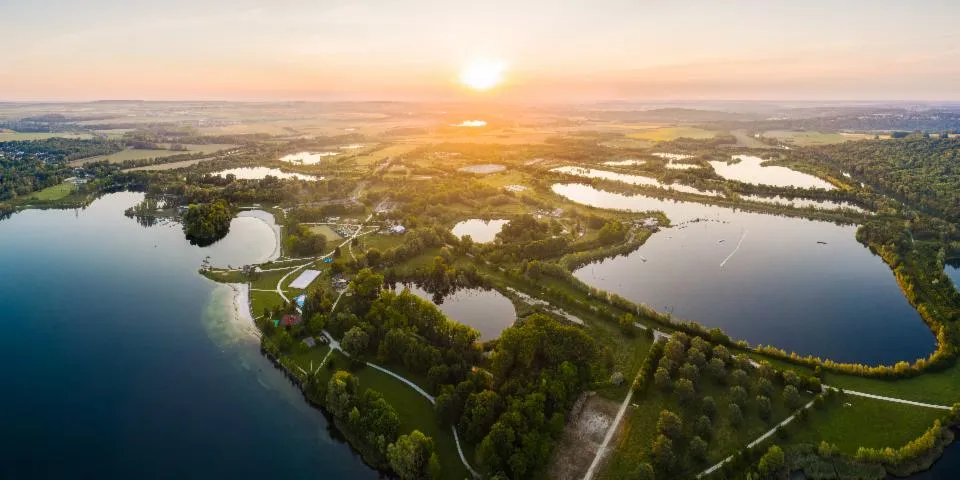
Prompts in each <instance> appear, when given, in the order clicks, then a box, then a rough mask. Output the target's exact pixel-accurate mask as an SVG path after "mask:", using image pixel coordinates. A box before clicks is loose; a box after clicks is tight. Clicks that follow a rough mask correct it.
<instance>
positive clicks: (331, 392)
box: [326, 370, 359, 418]
mask: <svg viewBox="0 0 960 480" xmlns="http://www.w3.org/2000/svg"><path fill="white" fill-rule="evenodd" d="M358 388H359V382H358V381H357V378H356V377H354V376H353V375H350V373H349V372H344V371H343V370H340V371H338V372H336V373H334V374H333V376H332V377H330V381H329V382H327V399H326V400H327V401H326V406H327V408H328V409H329V410H330V412H331V413H333V415H334V416H335V417H339V418H344V417H345V416H346V415H347V414H348V413H349V412H350V410H352V409H353V407H354V405H355V404H356V401H355V397H356V395H357V389H358Z"/></svg>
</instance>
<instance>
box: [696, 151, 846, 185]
mask: <svg viewBox="0 0 960 480" xmlns="http://www.w3.org/2000/svg"><path fill="white" fill-rule="evenodd" d="M732 158H733V159H734V160H739V162H737V163H727V162H719V161H711V162H709V163H710V166H712V167H713V170H714V171H715V172H717V175H720V176H721V177H723V178H725V179H727V180H737V181H740V182H744V183H753V184H758V185H770V186H774V187H798V188H822V189H824V190H833V189H834V188H836V187H834V186H833V185H831V184H830V183H829V182H827V181H825V180H821V179H819V178H817V177H815V176H813V175H808V174H806V173H802V172H798V171H796V170H791V169H789V168H787V167H780V166H763V165H761V164H762V163H763V161H764V160H763V159H762V158H760V157H755V156H752V155H734V156H733V157H732Z"/></svg>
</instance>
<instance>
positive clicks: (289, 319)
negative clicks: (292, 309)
mask: <svg viewBox="0 0 960 480" xmlns="http://www.w3.org/2000/svg"><path fill="white" fill-rule="evenodd" d="M300 322H301V319H300V315H292V314H291V315H284V316H283V318H281V319H280V324H281V325H283V326H284V327H292V326H294V325H299V324H300Z"/></svg>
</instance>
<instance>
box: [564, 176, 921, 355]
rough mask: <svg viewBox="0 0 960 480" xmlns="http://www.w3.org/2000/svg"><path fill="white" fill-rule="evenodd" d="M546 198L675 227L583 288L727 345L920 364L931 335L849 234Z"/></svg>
mask: <svg viewBox="0 0 960 480" xmlns="http://www.w3.org/2000/svg"><path fill="white" fill-rule="evenodd" d="M553 191H554V192H556V193H558V194H560V195H562V196H564V197H566V198H569V199H571V200H574V201H576V202H578V203H582V204H585V205H591V206H595V207H599V208H609V209H620V210H628V211H636V212H640V211H656V210H661V211H663V212H664V213H666V215H667V217H669V218H670V220H671V223H672V224H673V227H671V228H666V229H663V230H662V231H660V232H659V233H656V234H654V235H653V236H652V237H650V239H648V240H647V242H646V243H645V244H644V245H643V246H642V247H641V248H640V249H638V250H637V251H635V252H633V253H632V254H630V255H626V256H619V257H616V258H610V259H606V260H603V261H600V262H596V263H593V264H589V265H587V266H584V267H582V268H580V269H579V270H577V271H576V272H574V274H575V275H576V276H577V277H578V278H580V279H581V280H583V281H585V282H587V283H588V284H591V285H594V286H596V287H599V288H602V289H604V290H608V291H611V292H615V293H618V294H620V295H622V296H624V297H626V298H628V299H630V300H633V301H636V302H641V303H645V304H647V305H649V306H651V307H653V308H655V309H657V310H659V311H661V312H671V313H672V314H673V316H674V317H675V318H678V319H684V320H694V321H697V322H698V323H701V324H703V325H706V326H708V327H720V328H722V329H723V330H724V331H726V332H727V333H728V334H730V335H731V336H732V337H734V338H736V339H744V340H747V341H748V342H750V343H751V344H770V345H774V346H777V347H780V348H783V349H785V350H787V351H796V352H798V353H801V354H814V355H818V356H823V357H829V358H832V359H835V360H841V361H851V362H863V363H870V364H876V363H886V364H890V363H894V362H897V361H899V360H913V359H916V358H918V357H925V356H927V355H929V353H930V352H932V351H933V349H934V348H935V340H934V337H933V334H932V333H931V332H930V330H929V329H928V328H927V326H926V325H925V324H924V323H923V321H922V320H921V318H920V315H919V314H918V313H917V312H916V311H915V310H914V309H913V307H911V306H910V304H909V303H908V302H907V300H906V299H905V298H904V296H903V295H902V294H901V292H900V290H899V287H898V285H897V283H896V280H895V279H894V276H893V274H892V273H891V271H890V269H889V267H887V265H886V264H884V263H883V261H882V260H881V259H880V258H879V257H877V256H874V255H873V254H871V253H870V251H869V250H868V249H866V248H865V247H864V246H862V245H861V244H860V243H858V242H857V241H856V238H855V232H856V227H854V226H840V225H835V224H832V223H826V222H818V221H812V220H804V219H799V218H790V217H779V216H773V215H763V214H757V213H749V212H743V211H737V210H733V209H729V208H722V207H716V206H708V205H701V204H698V203H692V202H675V201H670V200H658V199H655V198H650V197H645V196H642V195H634V196H629V195H621V194H616V193H610V192H605V191H602V190H598V189H595V188H594V187H592V186H589V185H582V184H558V185H554V187H553Z"/></svg>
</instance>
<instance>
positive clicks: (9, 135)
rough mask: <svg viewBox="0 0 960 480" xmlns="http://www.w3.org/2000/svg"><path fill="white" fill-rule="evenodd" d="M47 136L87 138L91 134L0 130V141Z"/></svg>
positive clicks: (35, 138) (43, 138)
mask: <svg viewBox="0 0 960 480" xmlns="http://www.w3.org/2000/svg"><path fill="white" fill-rule="evenodd" d="M48 138H79V139H89V138H93V135H91V134H89V133H46V132H11V131H6V132H0V142H13V141H18V140H45V139H48Z"/></svg>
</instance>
